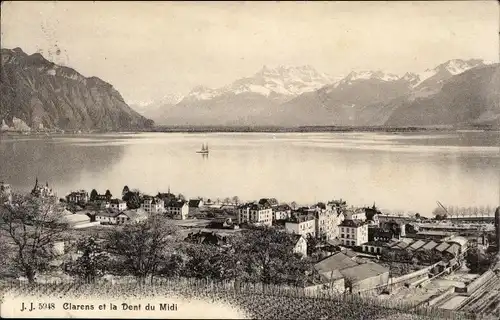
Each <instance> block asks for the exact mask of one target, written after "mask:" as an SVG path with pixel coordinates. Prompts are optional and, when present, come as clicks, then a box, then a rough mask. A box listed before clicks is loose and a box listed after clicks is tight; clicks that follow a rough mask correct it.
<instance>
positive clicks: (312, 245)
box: [306, 234, 319, 256]
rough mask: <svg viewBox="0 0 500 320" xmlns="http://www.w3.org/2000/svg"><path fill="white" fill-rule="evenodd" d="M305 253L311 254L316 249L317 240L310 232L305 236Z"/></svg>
mask: <svg viewBox="0 0 500 320" xmlns="http://www.w3.org/2000/svg"><path fill="white" fill-rule="evenodd" d="M306 240H307V255H309V256H310V255H312V254H313V253H314V252H316V251H317V250H318V248H317V247H318V244H319V240H318V239H317V238H316V237H313V236H312V235H311V234H308V236H307V238H306Z"/></svg>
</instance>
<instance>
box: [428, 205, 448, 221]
mask: <svg viewBox="0 0 500 320" xmlns="http://www.w3.org/2000/svg"><path fill="white" fill-rule="evenodd" d="M448 212H449V213H450V214H451V215H453V214H452V213H451V212H452V211H450V210H448ZM432 214H433V215H434V217H435V219H436V220H444V219H446V211H445V210H444V209H443V208H441V207H436V208H435V209H434V210H433V211H432Z"/></svg>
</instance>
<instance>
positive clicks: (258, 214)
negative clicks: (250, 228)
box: [238, 203, 273, 226]
mask: <svg viewBox="0 0 500 320" xmlns="http://www.w3.org/2000/svg"><path fill="white" fill-rule="evenodd" d="M238 223H239V224H241V223H249V224H255V225H264V226H271V225H272V224H273V209H272V208H271V207H270V206H267V205H261V204H258V203H250V204H245V205H242V206H240V207H239V208H238Z"/></svg>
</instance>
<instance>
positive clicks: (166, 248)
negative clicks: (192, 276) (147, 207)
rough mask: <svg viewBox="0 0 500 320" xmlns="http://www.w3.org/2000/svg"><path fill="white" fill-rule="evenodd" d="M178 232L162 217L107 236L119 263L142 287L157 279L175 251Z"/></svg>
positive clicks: (156, 216)
mask: <svg viewBox="0 0 500 320" xmlns="http://www.w3.org/2000/svg"><path fill="white" fill-rule="evenodd" d="M177 240H178V229H177V228H176V227H175V226H174V225H173V224H171V223H170V221H169V220H167V219H165V218H164V217H163V216H161V215H152V216H150V217H149V218H148V219H147V220H145V221H143V222H139V223H134V224H127V225H124V226H123V227H122V228H117V229H114V230H112V231H111V232H110V233H109V234H108V236H107V247H108V251H109V252H110V253H111V254H113V255H115V257H116V258H117V259H118V260H119V262H120V263H119V264H118V265H120V266H124V267H125V270H122V271H128V272H129V273H130V274H132V275H133V276H135V277H136V278H137V280H139V282H140V283H145V282H146V280H147V278H148V277H150V278H151V280H152V279H153V276H154V274H155V273H156V272H157V271H158V270H159V268H160V265H161V263H162V261H165V259H166V257H167V256H168V255H169V254H170V253H171V251H172V250H173V249H174V245H175V242H176V241H177Z"/></svg>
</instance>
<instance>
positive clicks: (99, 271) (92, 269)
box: [66, 237, 108, 283]
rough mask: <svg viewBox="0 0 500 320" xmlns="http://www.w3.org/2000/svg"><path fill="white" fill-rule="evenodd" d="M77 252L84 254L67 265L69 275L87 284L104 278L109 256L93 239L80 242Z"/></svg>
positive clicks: (89, 238)
mask: <svg viewBox="0 0 500 320" xmlns="http://www.w3.org/2000/svg"><path fill="white" fill-rule="evenodd" d="M77 250H78V251H80V252H82V256H81V257H79V258H78V259H77V260H76V261H72V262H70V263H68V264H67V265H66V272H67V273H68V274H70V275H72V276H77V277H78V278H80V279H81V280H84V281H85V282H87V283H89V282H91V283H93V282H95V281H96V280H97V279H99V278H101V277H102V276H104V273H105V271H106V269H107V263H108V256H107V254H106V253H105V252H103V250H102V248H101V246H100V244H99V243H97V242H96V240H95V239H94V238H93V237H88V238H85V239H82V240H80V241H79V242H78V243H77Z"/></svg>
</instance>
